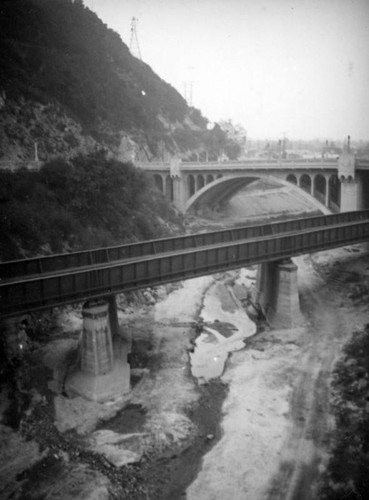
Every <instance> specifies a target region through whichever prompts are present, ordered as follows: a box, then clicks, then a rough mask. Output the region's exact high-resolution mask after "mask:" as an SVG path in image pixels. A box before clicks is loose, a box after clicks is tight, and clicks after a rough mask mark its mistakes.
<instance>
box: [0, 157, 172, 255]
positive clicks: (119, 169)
mask: <svg viewBox="0 0 369 500" xmlns="http://www.w3.org/2000/svg"><path fill="white" fill-rule="evenodd" d="M0 176H1V178H0V232H1V234H2V239H1V244H0V258H2V259H3V260H9V259H14V258H17V257H20V256H21V255H31V254H35V253H38V252H40V251H43V253H47V252H60V251H63V250H66V249H79V248H91V247H97V246H106V245H113V244H116V243H121V242H124V241H127V242H128V241H132V240H140V239H149V238H153V237H158V236H160V235H163V234H165V232H166V231H167V232H169V230H165V226H164V225H163V224H162V223H161V222H160V218H161V219H166V220H169V221H172V222H173V223H179V222H180V220H179V219H178V218H177V217H176V215H175V213H174V211H173V209H172V208H170V206H169V205H168V203H167V202H166V200H165V199H164V198H163V197H162V195H161V194H160V193H158V192H157V191H156V190H154V188H153V187H152V185H151V182H150V180H149V178H148V177H147V176H146V174H145V173H144V172H142V171H140V170H138V169H137V168H135V167H134V166H133V165H131V164H128V163H120V162H118V161H116V160H113V159H107V158H106V156H105V154H104V153H103V152H97V153H95V154H92V155H89V156H86V157H85V156H78V157H76V158H75V159H73V160H71V161H70V162H67V161H65V160H63V159H56V160H54V161H51V162H49V163H47V164H45V165H44V166H43V167H42V168H41V170H40V171H39V172H30V171H27V170H20V171H17V172H15V173H9V172H2V173H1V174H0Z"/></svg>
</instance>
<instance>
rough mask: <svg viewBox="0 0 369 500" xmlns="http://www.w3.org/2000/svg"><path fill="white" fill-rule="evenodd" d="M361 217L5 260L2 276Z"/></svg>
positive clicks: (366, 215)
mask: <svg viewBox="0 0 369 500" xmlns="http://www.w3.org/2000/svg"><path fill="white" fill-rule="evenodd" d="M361 220H368V221H369V210H362V211H357V212H344V213H339V214H332V215H318V216H315V217H309V218H306V217H305V218H300V219H289V220H284V221H279V222H272V223H268V224H262V225H248V226H242V227H234V228H228V229H223V230H220V231H219V230H218V231H210V232H206V233H195V234H189V235H183V236H174V237H169V238H159V239H155V240H148V241H142V242H137V243H130V244H125V245H118V246H113V247H107V248H97V249H90V250H84V251H80V252H71V253H63V254H54V255H49V256H45V257H36V258H31V259H22V260H15V261H9V262H2V263H0V278H1V279H2V280H3V281H5V280H9V279H10V280H12V279H14V278H17V277H22V276H32V275H45V274H49V273H56V272H58V271H60V272H64V271H66V270H71V269H75V268H79V269H82V268H84V267H88V266H91V265H97V264H104V263H109V262H111V263H113V262H117V261H120V260H125V259H133V258H138V257H142V256H145V255H158V254H160V253H165V252H171V251H175V250H185V249H190V248H200V247H201V246H206V245H214V244H217V243H227V242H236V241H239V240H245V239H249V238H256V237H259V236H267V235H273V234H281V233H286V232H290V231H297V230H300V231H302V230H304V229H307V228H314V227H327V226H329V225H334V224H343V223H347V222H355V221H361Z"/></svg>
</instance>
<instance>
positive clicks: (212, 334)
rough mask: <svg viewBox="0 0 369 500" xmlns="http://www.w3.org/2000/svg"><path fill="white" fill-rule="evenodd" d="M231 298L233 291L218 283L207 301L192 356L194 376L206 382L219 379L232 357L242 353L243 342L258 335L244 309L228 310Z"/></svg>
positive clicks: (207, 296) (208, 295)
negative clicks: (201, 326)
mask: <svg viewBox="0 0 369 500" xmlns="http://www.w3.org/2000/svg"><path fill="white" fill-rule="evenodd" d="M220 292H221V293H220ZM230 297H232V294H231V292H230V290H229V289H228V288H227V287H225V286H224V285H222V284H220V283H216V284H215V285H214V286H212V287H211V288H210V289H209V291H208V293H207V295H206V297H205V300H204V305H203V309H202V311H201V317H202V318H203V320H204V327H203V332H202V333H201V334H200V335H199V337H198V338H197V339H196V342H195V350H194V352H193V353H191V354H190V359H191V371H192V375H193V376H194V377H196V378H197V379H199V380H201V381H204V382H207V381H209V380H211V379H214V378H217V377H220V376H221V375H222V373H223V371H224V365H225V362H226V361H227V358H228V355H229V353H230V352H233V351H238V350H240V349H243V348H244V346H245V343H244V339H245V338H247V337H250V336H251V335H253V334H254V333H255V331H256V326H255V323H253V322H252V321H251V320H250V318H249V317H248V316H247V314H246V312H245V310H244V309H243V308H242V307H241V306H239V305H238V304H237V307H233V308H230V307H229V300H230Z"/></svg>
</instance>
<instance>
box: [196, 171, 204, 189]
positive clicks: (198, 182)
mask: <svg viewBox="0 0 369 500" xmlns="http://www.w3.org/2000/svg"><path fill="white" fill-rule="evenodd" d="M204 186H205V179H204V176H203V175H202V174H199V175H198V176H197V177H196V191H199V190H200V189H202V188H203V187H204Z"/></svg>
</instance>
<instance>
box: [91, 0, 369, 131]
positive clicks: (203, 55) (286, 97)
mask: <svg viewBox="0 0 369 500" xmlns="http://www.w3.org/2000/svg"><path fill="white" fill-rule="evenodd" d="M84 4H85V5H86V6H87V7H89V8H91V9H92V10H93V11H94V12H96V14H97V15H98V16H99V17H100V18H101V19H102V20H103V22H104V23H105V24H107V25H108V26H109V27H110V28H112V29H114V30H115V31H117V32H118V33H119V34H120V36H121V38H122V40H123V42H125V43H126V44H127V45H128V46H129V45H130V37H131V20H132V18H133V17H135V18H136V19H138V21H137V36H138V41H139V46H140V50H141V55H142V59H143V61H144V62H146V63H147V64H149V65H150V66H151V68H152V69H153V70H154V72H155V73H156V74H158V75H159V76H160V77H161V78H162V79H164V80H165V81H166V82H168V83H170V84H171V85H172V86H173V87H175V88H176V89H177V90H178V91H179V92H180V93H181V94H182V95H183V96H186V94H185V91H184V86H185V82H192V105H193V106H195V107H196V108H198V109H200V110H201V112H202V114H203V115H204V116H205V117H206V118H208V119H209V120H210V121H211V122H219V121H221V120H232V122H233V123H234V124H240V125H242V126H243V127H244V128H245V129H246V131H247V136H248V137H249V138H252V139H279V138H282V137H284V136H285V137H288V138H289V139H314V138H320V139H324V140H325V139H329V140H342V141H343V140H344V139H345V138H346V137H347V135H350V136H351V139H352V140H360V139H363V140H369V0H85V1H84Z"/></svg>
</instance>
